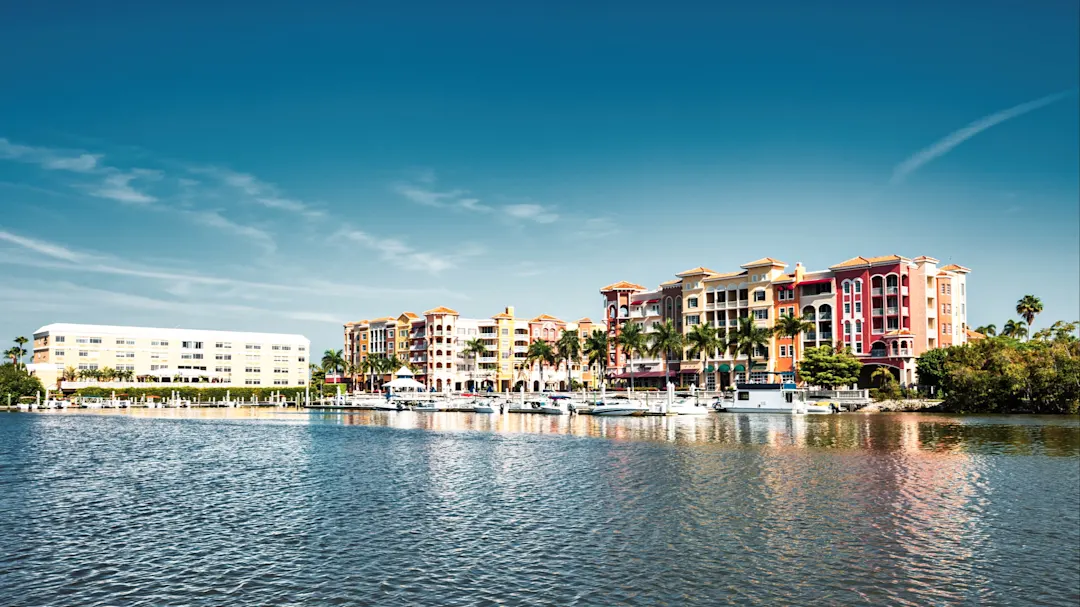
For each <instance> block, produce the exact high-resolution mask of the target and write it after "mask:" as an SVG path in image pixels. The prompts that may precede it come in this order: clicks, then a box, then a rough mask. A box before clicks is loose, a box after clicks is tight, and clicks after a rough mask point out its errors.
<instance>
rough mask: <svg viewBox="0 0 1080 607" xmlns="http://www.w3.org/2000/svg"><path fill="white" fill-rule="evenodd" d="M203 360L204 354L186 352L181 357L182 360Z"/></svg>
mask: <svg viewBox="0 0 1080 607" xmlns="http://www.w3.org/2000/svg"><path fill="white" fill-rule="evenodd" d="M202 358H203V355H202V354H192V353H190V352H185V353H184V354H181V355H180V360H202Z"/></svg>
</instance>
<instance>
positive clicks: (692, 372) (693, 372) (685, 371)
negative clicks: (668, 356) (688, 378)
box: [679, 369, 698, 375]
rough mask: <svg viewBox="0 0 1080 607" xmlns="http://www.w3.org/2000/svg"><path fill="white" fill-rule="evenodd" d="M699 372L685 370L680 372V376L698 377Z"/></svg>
mask: <svg viewBox="0 0 1080 607" xmlns="http://www.w3.org/2000/svg"><path fill="white" fill-rule="evenodd" d="M697 374H698V372H697V371H695V370H693V369H683V370H682V371H679V375H697Z"/></svg>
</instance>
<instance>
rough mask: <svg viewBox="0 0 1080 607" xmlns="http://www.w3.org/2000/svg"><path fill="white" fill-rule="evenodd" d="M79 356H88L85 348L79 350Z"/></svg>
mask: <svg viewBox="0 0 1080 607" xmlns="http://www.w3.org/2000/svg"><path fill="white" fill-rule="evenodd" d="M79 356H90V353H89V352H87V351H86V350H79Z"/></svg>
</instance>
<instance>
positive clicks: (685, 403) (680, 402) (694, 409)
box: [668, 396, 709, 415]
mask: <svg viewBox="0 0 1080 607" xmlns="http://www.w3.org/2000/svg"><path fill="white" fill-rule="evenodd" d="M668 413H670V414H674V415H708V414H709V407H708V405H706V404H705V403H704V402H702V401H700V400H698V398H697V397H694V396H684V397H682V398H676V399H675V401H674V402H673V403H672V404H671V406H669V407H668Z"/></svg>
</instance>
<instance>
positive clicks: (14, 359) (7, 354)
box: [4, 346, 22, 366]
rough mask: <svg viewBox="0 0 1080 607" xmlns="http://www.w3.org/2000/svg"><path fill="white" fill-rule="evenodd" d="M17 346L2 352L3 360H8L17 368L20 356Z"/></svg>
mask: <svg viewBox="0 0 1080 607" xmlns="http://www.w3.org/2000/svg"><path fill="white" fill-rule="evenodd" d="M20 352H21V351H20V350H19V347H18V346H11V347H10V348H8V349H7V350H4V358H10V359H11V364H13V365H15V366H18V364H19V357H20V356H22V354H21V353H20Z"/></svg>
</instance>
